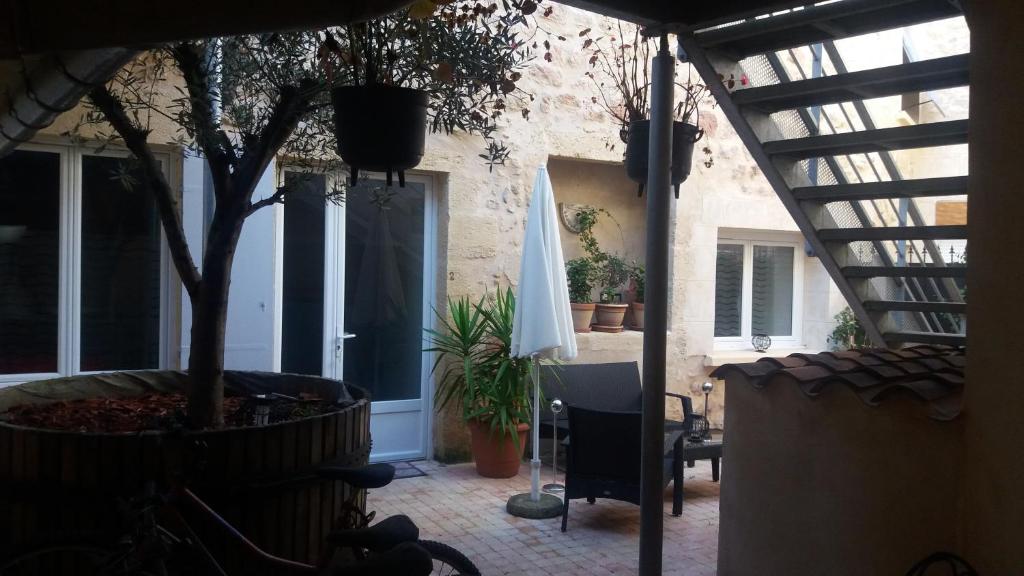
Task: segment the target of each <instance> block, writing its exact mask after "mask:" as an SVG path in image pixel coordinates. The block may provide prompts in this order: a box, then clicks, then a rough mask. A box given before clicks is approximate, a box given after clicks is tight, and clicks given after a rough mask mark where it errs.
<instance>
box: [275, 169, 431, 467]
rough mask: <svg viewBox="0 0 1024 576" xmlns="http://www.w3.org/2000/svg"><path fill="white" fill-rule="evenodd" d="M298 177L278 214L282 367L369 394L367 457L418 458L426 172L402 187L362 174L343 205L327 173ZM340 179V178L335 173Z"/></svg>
mask: <svg viewBox="0 0 1024 576" xmlns="http://www.w3.org/2000/svg"><path fill="white" fill-rule="evenodd" d="M285 177H286V178H289V177H290V178H303V182H302V187H305V190H303V191H300V192H299V193H298V194H297V195H295V196H294V197H293V198H290V199H289V200H288V202H287V203H286V206H285V209H284V213H285V217H284V235H283V237H284V250H283V251H284V278H283V298H282V346H281V369H282V371H285V372H289V371H290V372H300V373H307V374H322V375H324V376H329V377H333V378H340V379H343V380H344V381H345V382H347V383H349V384H354V385H356V386H360V387H362V388H364V389H366V390H367V391H369V392H370V395H371V398H372V400H373V403H372V407H371V413H372V417H371V418H370V427H371V430H370V431H371V434H372V437H373V452H372V454H371V459H373V460H376V461H381V460H404V459H416V458H423V457H425V456H426V455H427V454H428V453H429V447H430V414H431V409H430V393H429V390H430V387H429V382H430V374H429V372H430V365H429V359H428V357H427V355H426V354H425V353H424V352H423V329H424V327H426V326H429V325H430V322H431V321H432V309H431V303H432V302H433V296H434V289H433V287H434V274H435V270H436V269H435V267H434V248H433V246H434V244H433V238H434V236H435V235H434V199H433V190H432V187H431V181H430V179H429V178H424V177H417V176H410V177H409V178H408V180H407V182H406V187H405V188H397V187H387V186H385V184H384V182H383V181H380V180H374V179H368V180H364V181H363V182H361V183H360V184H359V185H358V186H355V187H350V188H349V189H348V190H347V191H346V196H345V200H344V202H343V203H332V202H325V201H324V199H323V198H324V192H325V191H326V190H327V189H328V187H331V186H333V185H334V184H335V183H334V181H333V180H332V178H333V177H332V176H324V175H316V176H309V175H299V174H295V175H289V173H287V172H286V174H285ZM338 177H339V178H340V177H341V176H338Z"/></svg>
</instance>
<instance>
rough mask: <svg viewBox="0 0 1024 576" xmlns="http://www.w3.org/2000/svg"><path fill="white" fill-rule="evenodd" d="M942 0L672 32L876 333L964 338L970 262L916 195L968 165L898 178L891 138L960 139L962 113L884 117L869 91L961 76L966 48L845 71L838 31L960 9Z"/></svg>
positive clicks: (849, 32)
mask: <svg viewBox="0 0 1024 576" xmlns="http://www.w3.org/2000/svg"><path fill="white" fill-rule="evenodd" d="M961 15H962V14H961V12H960V9H959V7H958V6H957V3H956V2H953V1H950V0H840V1H837V2H831V3H828V4H818V5H813V6H806V7H803V8H800V9H794V10H790V11H786V12H783V13H776V14H773V15H765V16H762V17H758V18H755V19H750V20H745V21H742V22H736V23H733V24H730V25H724V26H719V27H715V28H711V29H706V30H697V31H694V32H690V33H687V34H681V35H680V43H681V46H682V48H683V50H684V51H685V53H686V54H685V55H686V57H687V58H688V60H689V61H690V63H691V64H692V65H693V66H694V67H695V68H696V70H697V71H698V72H699V73H700V74H701V76H702V77H703V78H704V79H705V81H706V82H707V83H708V85H709V87H710V88H711V92H712V94H713V95H714V96H715V98H716V99H717V101H718V105H719V106H720V107H721V109H722V111H723V112H724V113H725V115H726V116H727V118H728V119H729V121H730V122H731V123H732V125H733V127H734V128H735V129H736V131H737V133H738V134H739V136H740V138H741V139H742V140H743V141H744V143H745V144H746V146H747V148H748V150H749V151H750V153H751V155H752V156H753V157H754V160H755V161H756V162H757V164H758V165H759V167H760V168H761V170H762V171H763V172H764V174H765V176H766V177H767V179H768V181H769V182H770V183H771V185H772V186H773V187H774V189H775V191H776V192H777V193H778V196H779V198H780V199H781V200H782V202H783V204H784V205H785V206H786V208H787V209H788V210H789V212H790V214H791V215H792V216H793V219H794V220H795V221H796V223H797V225H798V226H799V227H800V230H801V231H802V232H803V233H804V236H805V237H806V239H807V241H808V243H809V245H810V248H811V249H812V250H813V251H814V253H815V254H816V255H817V256H818V257H819V258H820V260H821V262H822V264H823V265H824V266H825V268H826V269H827V270H828V272H829V274H830V275H831V277H832V279H833V280H834V281H835V283H836V284H837V285H838V287H839V289H840V291H841V292H842V294H843V295H844V296H845V298H846V300H847V302H848V303H849V305H850V308H851V309H852V310H853V312H854V313H855V314H856V316H857V318H858V319H859V320H860V322H861V324H862V325H863V326H864V328H865V330H866V331H867V334H868V337H869V338H871V340H872V341H874V343H875V344H877V345H888V346H892V347H899V346H902V345H905V344H909V343H927V344H948V345H954V346H959V345H964V344H965V343H966V315H965V313H966V304H965V303H964V300H963V297H962V295H961V288H962V287H963V279H964V278H965V276H966V266H965V265H960V264H959V263H951V264H947V262H946V261H945V260H944V258H943V254H942V253H941V250H940V249H939V248H938V246H937V245H936V241H937V240H939V241H941V240H966V238H967V227H966V226H962V225H948V226H936V225H930V224H929V223H927V222H926V220H925V219H924V218H923V217H922V214H921V212H920V210H919V209H918V206H917V204H916V202H915V201H914V199H915V198H923V197H937V196H954V195H965V194H966V193H967V177H966V176H951V177H938V178H922V179H913V180H905V179H904V178H903V176H902V175H901V173H900V170H899V166H898V165H897V161H896V158H895V157H894V155H893V154H892V152H893V151H896V150H903V149H909V148H925V147H933V146H947V145H953V144H965V143H966V142H967V130H968V121H967V120H946V121H938V122H931V123H909V124H907V125H901V126H896V127H886V128H879V127H877V126H876V124H875V122H874V120H873V119H872V118H871V115H870V114H869V112H868V107H867V105H866V104H865V100H870V99H873V98H883V97H890V96H901V95H903V94H906V93H915V92H927V91H935V90H944V89H949V88H958V87H963V86H967V85H968V55H966V54H959V55H954V56H947V57H942V58H935V59H931V60H922V61H909V62H905V63H903V64H899V65H895V66H885V67H880V68H874V69H869V70H863V71H857V72H850V71H849V70H848V69H847V66H846V64H845V63H844V62H843V59H842V57H841V56H840V51H839V49H838V48H837V46H836V41H837V40H842V39H843V38H847V37H852V36H859V35H864V34H869V33H874V32H880V31H884V30H890V29H894V28H901V27H905V26H911V25H915V24H922V23H926V22H931V21H935V20H939V19H944V18H951V17H956V16H961Z"/></svg>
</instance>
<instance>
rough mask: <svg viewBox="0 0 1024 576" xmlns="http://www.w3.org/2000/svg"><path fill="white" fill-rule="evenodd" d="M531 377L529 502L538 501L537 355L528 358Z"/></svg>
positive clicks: (538, 413)
mask: <svg viewBox="0 0 1024 576" xmlns="http://www.w3.org/2000/svg"><path fill="white" fill-rule="evenodd" d="M530 361H531V362H532V366H531V373H532V376H533V426H532V427H531V429H530V431H531V432H532V433H533V441H532V442H531V443H532V444H533V459H532V460H530V500H533V501H534V502H539V501H540V362H538V360H537V355H536V354H534V355H532V356H531V357H530Z"/></svg>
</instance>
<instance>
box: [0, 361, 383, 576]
mask: <svg viewBox="0 0 1024 576" xmlns="http://www.w3.org/2000/svg"><path fill="white" fill-rule="evenodd" d="M225 382H226V386H227V388H228V389H229V394H230V393H232V392H231V391H234V392H235V393H243V394H252V393H266V392H270V391H277V392H281V393H283V394H288V395H298V394H300V393H312V394H317V395H319V396H320V397H322V398H339V399H344V402H342V403H340V404H339V406H344V407H341V408H340V409H339V410H338V411H335V412H330V413H326V414H321V415H317V416H310V417H307V418H302V419H298V420H293V421H288V422H282V423H277V424H270V425H266V426H251V427H243V428H224V429H220V430H210V431H196V432H184V433H170V432H160V431H148V432H140V433H131V434H101V433H80V432H68V431H55V430H45V429H39V428H27V427H23V426H15V425H11V424H8V423H4V422H0V554H4V555H6V554H8V553H10V551H11V550H17V549H18V548H19V547H21V546H24V545H25V544H26V543H28V542H33V541H38V540H41V539H42V540H46V539H52V538H53V537H54V536H55V535H60V534H69V533H78V532H82V531H104V532H105V531H108V530H117V527H116V522H117V520H118V514H117V509H116V506H115V502H116V501H117V498H118V497H131V496H137V495H139V494H140V493H141V491H142V487H143V485H145V484H146V483H147V482H149V481H153V482H155V483H156V484H158V485H159V484H163V483H164V482H165V480H166V479H167V478H168V475H169V474H172V473H176V472H177V471H180V470H183V469H185V470H190V469H192V470H193V472H192V473H191V478H190V480H189V485H190V487H192V488H193V490H194V491H195V492H196V493H198V494H199V495H200V497H202V498H203V499H204V500H206V501H207V502H208V503H209V504H211V505H212V506H213V507H214V509H215V510H217V511H218V512H219V513H220V514H222V515H223V516H224V517H225V518H227V519H228V520H229V521H230V522H231V523H232V524H234V525H235V526H236V527H237V528H239V529H240V530H241V531H242V532H243V533H244V534H245V535H246V536H248V537H249V538H250V539H252V540H253V541H255V542H256V543H257V544H259V545H260V546H261V547H263V548H264V549H265V550H267V551H269V552H271V553H273V554H276V555H280V556H284V557H286V558H292V559H296V560H306V561H315V560H316V558H317V555H318V554H319V552H320V548H321V544H322V542H323V540H324V537H325V535H326V534H327V533H328V531H329V530H330V529H331V522H332V521H333V519H334V518H335V517H336V516H337V514H338V511H339V509H340V506H341V503H342V502H343V500H344V499H345V498H347V497H348V496H349V494H350V492H349V488H348V487H346V486H345V485H344V484H342V483H340V482H324V481H321V480H319V479H317V478H316V476H315V475H314V474H313V472H312V470H313V468H314V467H315V466H317V465H321V464H328V463H330V464H336V465H362V464H365V463H366V462H367V460H368V456H369V452H370V404H369V398H368V395H367V394H366V392H365V391H363V390H361V389H359V388H356V387H352V386H346V385H345V384H342V383H341V382H338V381H336V380H329V379H326V378H318V377H311V376H298V375H291V374H271V373H254V372H228V373H227V374H226V375H225ZM184 384H185V375H184V374H183V373H181V372H173V371H143V372H122V373H114V374H100V375H92V376H80V377H73V378H62V379H57V380H49V381H43V382H32V383H28V384H23V385H20V386H13V387H10V388H5V389H3V390H0V412H3V411H4V410H6V409H7V408H8V407H10V406H14V405H18V404H25V403H38V402H52V401H56V400H74V399H79V398H86V397H95V396H117V395H119V396H125V395H139V394H147V393H157V392H179V391H183V390H184ZM197 441H198V442H201V443H203V444H205V449H204V452H205V457H203V458H202V460H203V461H204V465H203V466H202V467H201V469H199V470H197V471H196V470H194V469H193V466H192V465H191V464H189V462H190V461H191V460H190V458H191V456H190V455H192V454H195V450H194V449H192V448H186V447H188V446H194V445H195V443H196V442H197ZM201 536H202V537H203V538H204V541H206V542H207V544H211V545H212V547H213V548H215V549H217V548H220V550H217V551H216V553H217V555H218V557H219V558H223V559H226V560H227V563H226V566H225V568H226V569H227V570H228V572H229V573H232V574H256V573H258V571H256V570H254V569H253V568H252V567H251V566H246V565H244V564H240V562H242V560H241V555H240V554H238V553H237V552H238V551H237V550H232V549H230V548H226V547H225V546H226V545H225V544H224V541H223V540H221V535H220V534H219V533H218V532H217V531H216V530H210V531H205V530H204V531H203V533H202V534H201Z"/></svg>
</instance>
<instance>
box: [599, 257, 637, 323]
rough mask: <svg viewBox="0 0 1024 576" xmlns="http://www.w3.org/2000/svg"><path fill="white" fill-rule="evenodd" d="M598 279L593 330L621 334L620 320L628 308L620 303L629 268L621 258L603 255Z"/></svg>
mask: <svg viewBox="0 0 1024 576" xmlns="http://www.w3.org/2000/svg"><path fill="white" fill-rule="evenodd" d="M598 277H599V281H600V285H601V301H600V302H598V304H597V310H596V316H597V321H596V323H595V324H594V330H597V331H598V332H622V320H623V318H625V316H626V310H627V309H628V308H629V305H628V304H623V303H622V285H623V284H625V282H626V279H627V278H629V267H628V266H627V265H626V262H625V261H624V260H623V259H622V258H620V257H618V256H616V255H614V254H603V257H602V261H601V263H600V268H599V271H598Z"/></svg>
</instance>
